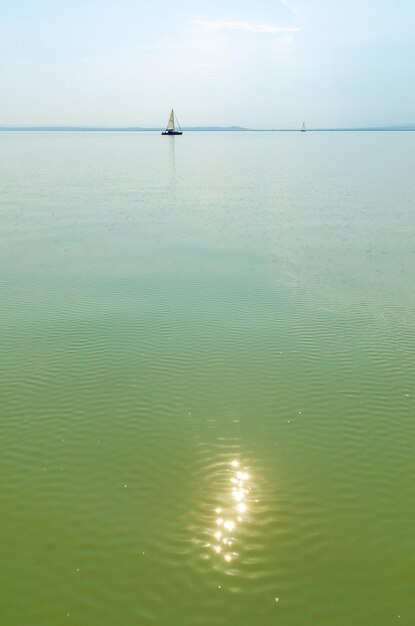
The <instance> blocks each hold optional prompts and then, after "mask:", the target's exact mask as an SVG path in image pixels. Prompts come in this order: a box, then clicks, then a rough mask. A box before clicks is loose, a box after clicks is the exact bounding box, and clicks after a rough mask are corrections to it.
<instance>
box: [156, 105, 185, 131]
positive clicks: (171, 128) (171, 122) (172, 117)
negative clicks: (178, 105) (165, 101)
mask: <svg viewBox="0 0 415 626" xmlns="http://www.w3.org/2000/svg"><path fill="white" fill-rule="evenodd" d="M175 120H176V122H177V126H178V127H179V128H180V124H179V121H178V119H177V117H176V116H175V114H174V111H173V109H172V110H171V113H170V117H169V121H168V122H167V126H166V130H163V132H162V133H161V134H162V135H183V133H182V129H181V128H180V130H176V128H175V126H174V121H175Z"/></svg>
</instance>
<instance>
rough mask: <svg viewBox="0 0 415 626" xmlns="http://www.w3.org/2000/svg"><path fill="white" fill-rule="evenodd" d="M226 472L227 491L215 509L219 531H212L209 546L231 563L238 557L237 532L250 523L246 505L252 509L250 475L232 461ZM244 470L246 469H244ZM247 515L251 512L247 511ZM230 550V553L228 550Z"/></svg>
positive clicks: (237, 463)
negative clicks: (211, 539) (212, 539)
mask: <svg viewBox="0 0 415 626" xmlns="http://www.w3.org/2000/svg"><path fill="white" fill-rule="evenodd" d="M229 465H230V467H229V468H228V470H227V485H228V487H227V489H225V490H224V492H223V493H222V494H221V502H220V504H221V505H220V506H218V507H216V509H215V514H216V516H217V517H216V519H215V522H216V527H218V526H219V527H220V530H215V531H213V537H214V539H215V542H213V543H212V544H208V545H211V547H212V549H213V551H214V552H215V553H216V554H219V555H221V556H222V557H223V559H224V560H225V561H226V562H230V561H232V560H233V559H234V558H236V557H237V556H238V551H237V547H238V544H239V542H240V538H239V530H240V527H241V526H242V525H243V524H245V525H247V524H249V523H251V517H249V516H248V503H249V505H250V509H252V502H253V498H252V484H251V482H248V481H250V475H249V474H248V473H247V472H246V471H243V472H241V471H240V470H238V469H237V468H239V462H238V461H237V460H236V459H234V460H233V461H231V462H230V464H229ZM244 469H246V468H244ZM249 514H250V515H251V514H252V511H251V510H249ZM230 548H232V551H230V550H229V549H230Z"/></svg>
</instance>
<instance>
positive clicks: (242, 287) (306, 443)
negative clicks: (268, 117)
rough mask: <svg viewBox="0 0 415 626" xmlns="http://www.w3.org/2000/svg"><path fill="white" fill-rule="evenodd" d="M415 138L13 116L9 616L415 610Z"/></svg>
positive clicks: (4, 523) (98, 620) (83, 620)
mask: <svg viewBox="0 0 415 626" xmlns="http://www.w3.org/2000/svg"><path fill="white" fill-rule="evenodd" d="M414 162H415V133H410V132H307V133H299V132H285V133H280V132H187V133H184V134H183V136H181V137H162V136H160V134H159V133H156V132H3V133H1V134H0V172H1V175H0V228H1V240H0V242H1V245H0V328H1V332H0V398H1V401H0V485H1V489H0V510H1V515H0V537H1V553H2V557H1V562H2V566H1V568H0V623H1V624H2V625H4V626H71V625H76V626H147V625H148V626H153V625H154V626H256V625H258V626H275V625H281V626H333V625H335V626H351V625H353V626H387V625H390V624H408V625H413V624H414V623H415V596H414V583H415V579H414V572H415V550H414V520H415V501H414V479H415V455H414V443H415V177H414V171H413V170H414Z"/></svg>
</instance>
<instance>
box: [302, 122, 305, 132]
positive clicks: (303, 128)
mask: <svg viewBox="0 0 415 626" xmlns="http://www.w3.org/2000/svg"><path fill="white" fill-rule="evenodd" d="M301 132H302V133H305V122H303V125H302V126H301Z"/></svg>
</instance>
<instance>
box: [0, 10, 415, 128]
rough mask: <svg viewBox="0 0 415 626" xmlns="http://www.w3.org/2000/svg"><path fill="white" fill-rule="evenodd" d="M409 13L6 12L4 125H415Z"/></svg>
mask: <svg viewBox="0 0 415 626" xmlns="http://www.w3.org/2000/svg"><path fill="white" fill-rule="evenodd" d="M414 31H415V1H414V0H348V1H343V0H256V1H255V2H253V1H252V0H250V1H248V0H221V1H219V0H212V1H209V2H208V3H207V2H201V0H193V1H192V2H191V1H190V0H178V1H176V2H166V0H153V1H151V0H148V1H147V2H139V1H132V0H82V1H81V0H54V1H52V0H36V1H35V0H13V1H8V0H0V80H1V94H2V95H1V99H0V125H7V124H21V125H23V124H69V125H71V124H90V125H122V126H125V125H137V126H139V125H142V126H153V125H156V126H160V125H163V124H165V122H166V120H167V116H168V112H169V109H170V108H171V107H172V106H174V107H175V109H176V111H177V114H178V117H179V120H180V122H181V124H182V125H183V126H193V125H231V124H236V125H241V126H249V127H256V128H267V127H272V128H286V127H298V126H299V125H300V124H301V122H302V120H303V119H305V120H306V122H307V124H308V125H309V126H310V127H312V126H355V125H358V126H362V125H378V124H388V123H404V122H415V81H414V74H415V72H414V62H415V32H414Z"/></svg>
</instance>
